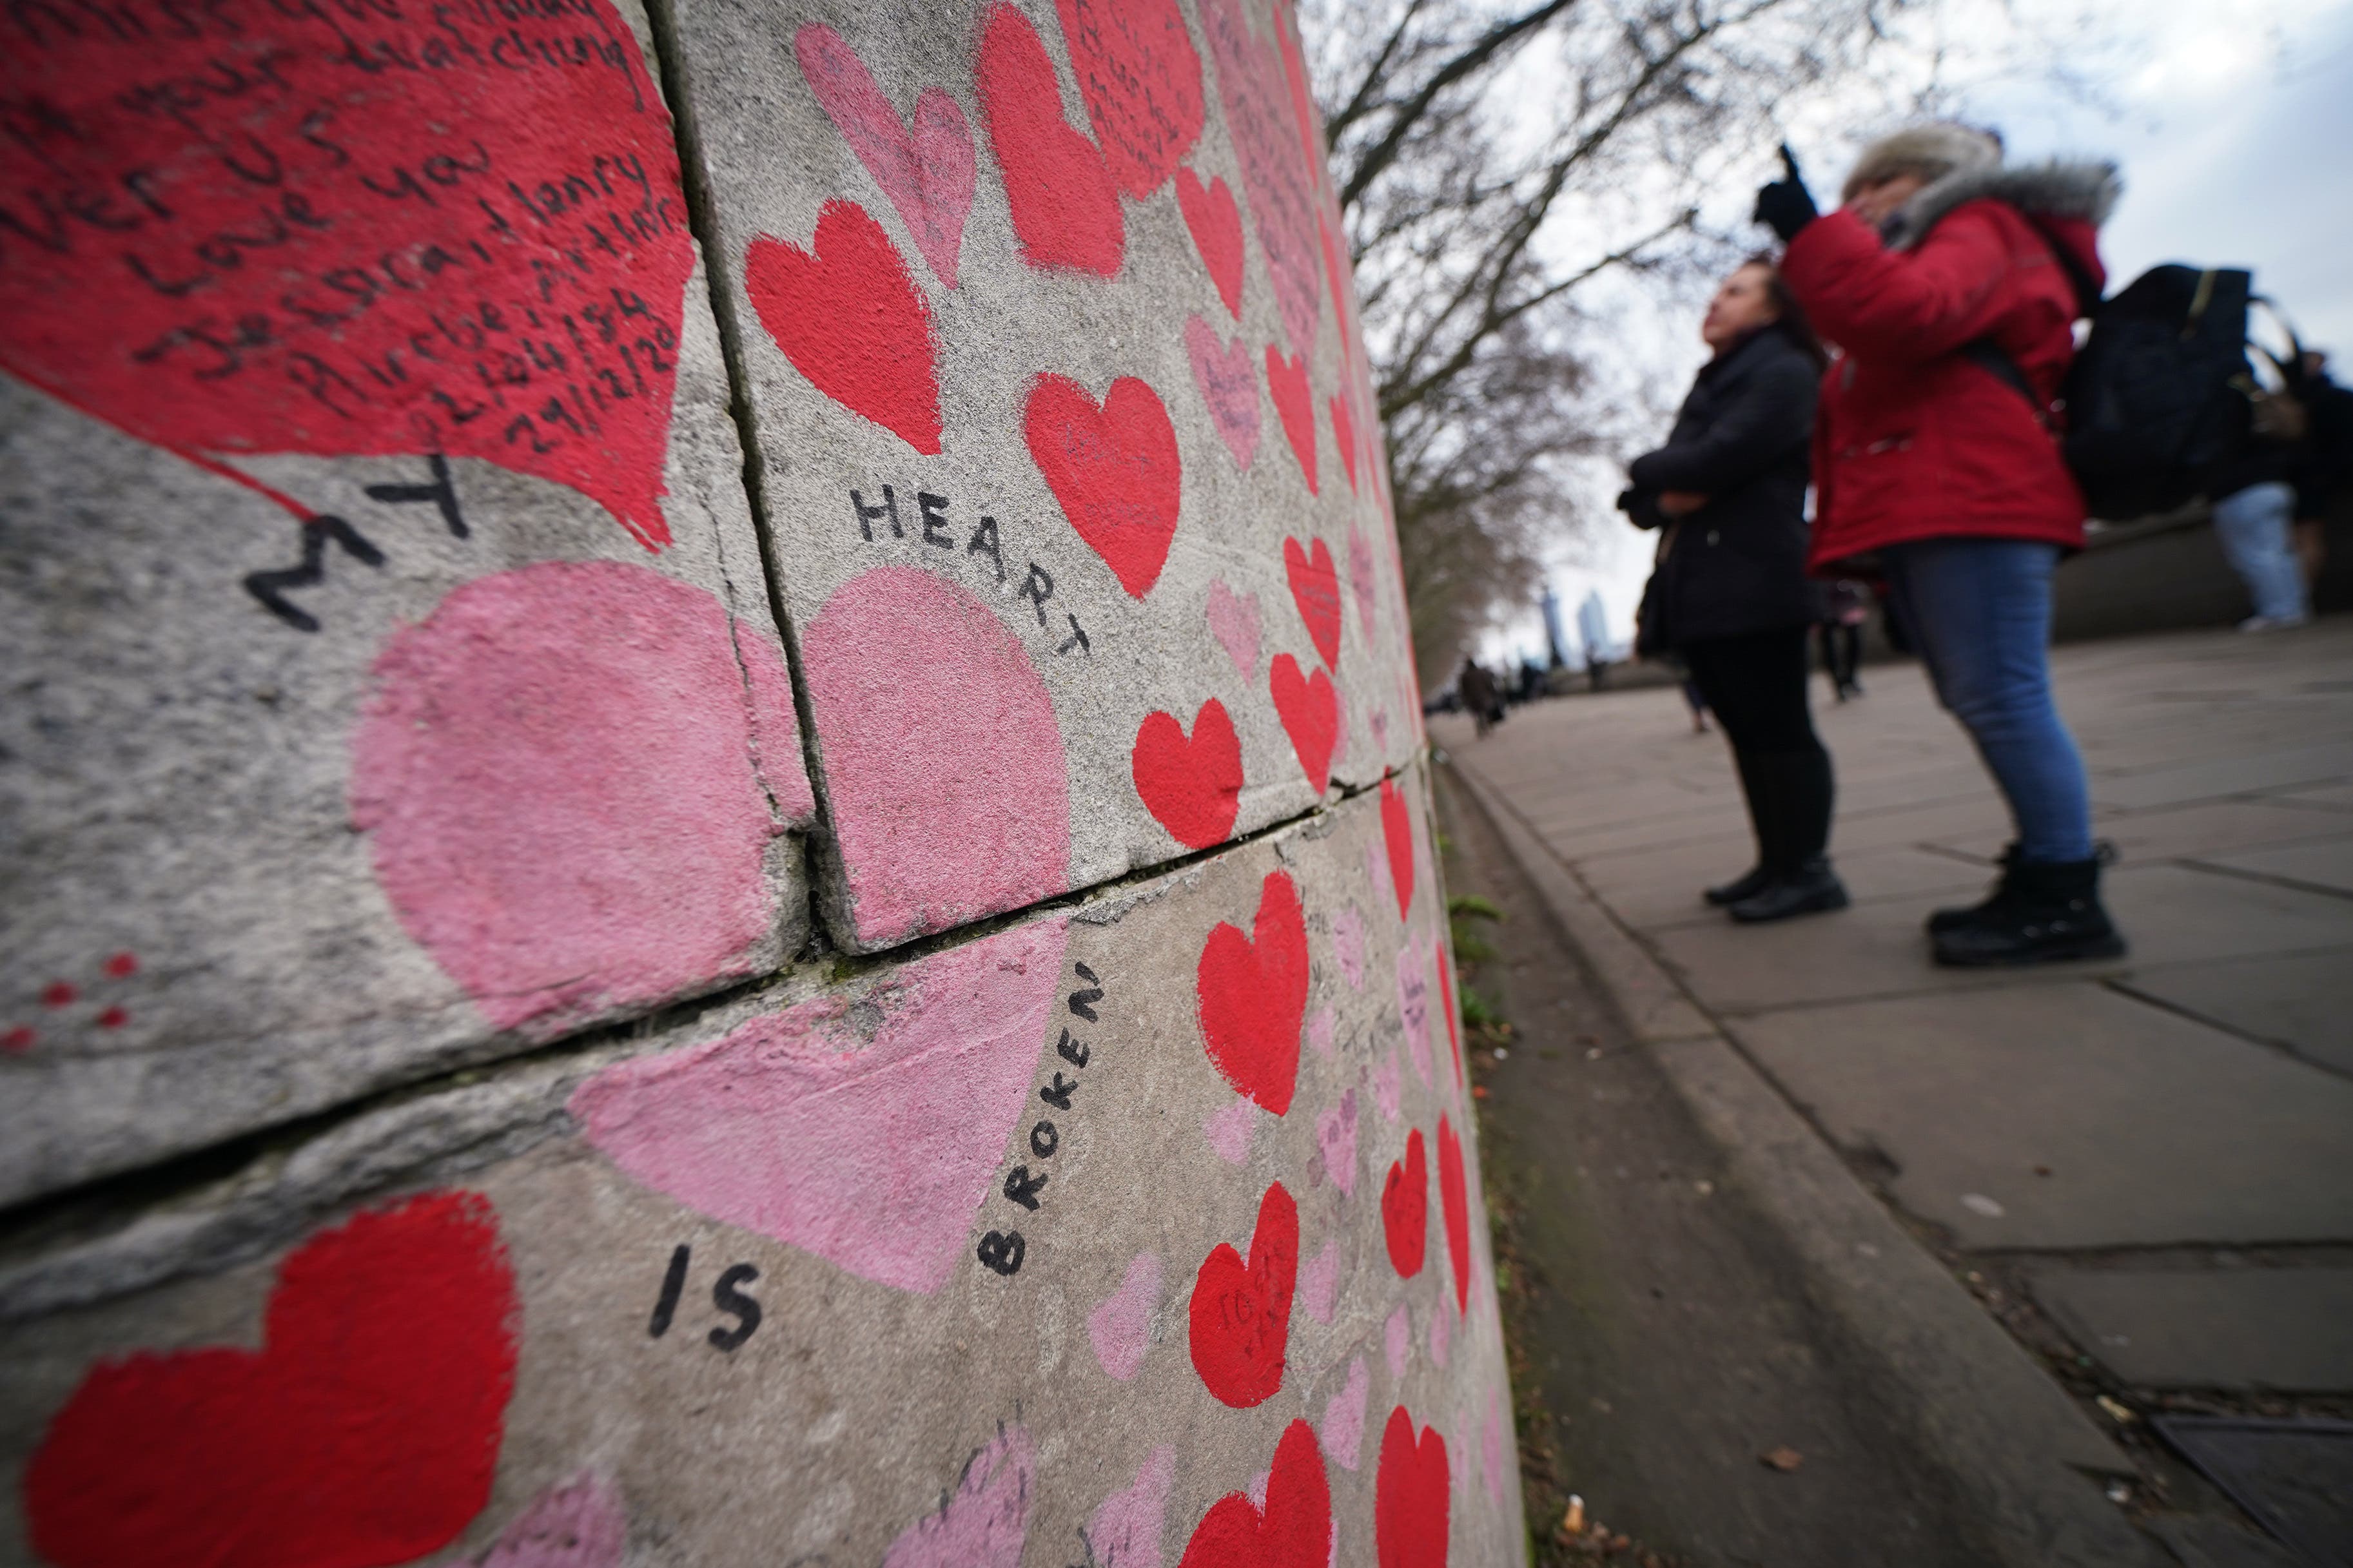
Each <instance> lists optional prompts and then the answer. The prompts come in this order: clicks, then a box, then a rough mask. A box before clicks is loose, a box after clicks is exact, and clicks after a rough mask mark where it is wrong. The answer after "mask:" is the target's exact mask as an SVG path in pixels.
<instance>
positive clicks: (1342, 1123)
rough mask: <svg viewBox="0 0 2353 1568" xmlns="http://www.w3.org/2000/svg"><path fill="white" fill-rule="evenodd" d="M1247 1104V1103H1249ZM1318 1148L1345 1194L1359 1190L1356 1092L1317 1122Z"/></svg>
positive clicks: (1336, 1182) (1333, 1178) (1327, 1171)
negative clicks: (1357, 1176) (1357, 1187)
mask: <svg viewBox="0 0 2353 1568" xmlns="http://www.w3.org/2000/svg"><path fill="white" fill-rule="evenodd" d="M1243 1103H1245V1104H1247V1103H1248V1102H1247V1101H1244V1102H1243ZM1315 1148H1316V1151H1317V1152H1319V1153H1321V1154H1322V1155H1323V1156H1324V1173H1326V1174H1327V1175H1329V1176H1330V1177H1331V1178H1332V1184H1333V1185H1334V1186H1335V1187H1337V1188H1339V1189H1340V1191H1341V1193H1342V1194H1344V1195H1353V1194H1355V1192H1356V1090H1355V1089H1350V1090H1348V1091H1347V1092H1346V1093H1345V1094H1344V1095H1342V1096H1341V1097H1340V1103H1339V1104H1337V1105H1335V1106H1334V1107H1332V1109H1331V1110H1326V1111H1324V1113H1323V1114H1322V1115H1320V1116H1318V1117H1316V1119H1315Z"/></svg>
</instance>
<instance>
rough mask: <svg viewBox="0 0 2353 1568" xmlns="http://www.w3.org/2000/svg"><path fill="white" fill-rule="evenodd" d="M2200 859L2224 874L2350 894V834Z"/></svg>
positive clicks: (2352, 849)
mask: <svg viewBox="0 0 2353 1568" xmlns="http://www.w3.org/2000/svg"><path fill="white" fill-rule="evenodd" d="M2201 859H2202V860H2203V861H2204V862H2205V863H2206V864H2207V865H2210V866H2220V867H2222V868H2224V869H2226V870H2232V871H2245V872H2248V873H2250V874H2252V875H2253V876H2258V877H2276V878H2278V879H2280V880H2282V881H2284V882H2296V883H2301V884H2303V885H2304V886H2306V887H2315V888H2328V889H2333V890H2335V891H2337V892H2340V893H2353V834H2348V835H2346V836H2344V837H2337V838H2328V839H2323V840H2320V841H2318V842H2316V843H2311V844H2299V845H2295V846H2294V847H2282V848H2277V849H2258V850H2251V851H2247V852H2245V853H2242V854H2237V855H2208V856H2203V857H2201Z"/></svg>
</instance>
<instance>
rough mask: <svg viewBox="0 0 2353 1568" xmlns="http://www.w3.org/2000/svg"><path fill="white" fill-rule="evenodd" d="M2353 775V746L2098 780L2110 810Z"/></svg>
mask: <svg viewBox="0 0 2353 1568" xmlns="http://www.w3.org/2000/svg"><path fill="white" fill-rule="evenodd" d="M2348 773H2353V742H2345V741H2328V742H2321V743H2319V744H2316V745H2290V746H2279V747H2276V748H2274V749H2271V750H2263V751H2237V752H2232V753H2229V754H2224V755H2220V756H2215V755H2209V756H2207V757H2206V758H2205V759H2204V760H2202V761H2199V762H2193V763H2184V764H2181V765H2178V766H2170V767H2162V768H2156V769H2151V770H2148V771H2146V772H2135V773H2126V774H2123V775H2120V776H2106V777H2101V778H2099V779H2097V780H2096V781H2095V782H2094V786H2093V796H2094V799H2096V800H2098V801H2099V802H2100V803H2101V804H2102V805H2117V806H2127V807H2138V806H2150V805H2171V804H2174V803H2176V802H2179V801H2189V800H2199V799H2203V798H2206V797H2209V796H2212V795H2253V794H2257V793H2260V792H2262V791H2265V790H2274V789H2283V788H2285V787H2287V786H2289V785H2292V784H2323V783H2330V782H2334V781H2336V780H2338V779H2341V778H2343V777H2344V776H2345V775H2346V774H2348Z"/></svg>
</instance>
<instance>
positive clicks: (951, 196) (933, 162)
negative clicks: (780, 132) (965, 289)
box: [793, 22, 975, 289]
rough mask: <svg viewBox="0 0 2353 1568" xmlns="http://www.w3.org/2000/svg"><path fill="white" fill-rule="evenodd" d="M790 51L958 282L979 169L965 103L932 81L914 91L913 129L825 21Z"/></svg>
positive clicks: (942, 275) (943, 271)
mask: <svg viewBox="0 0 2353 1568" xmlns="http://www.w3.org/2000/svg"><path fill="white" fill-rule="evenodd" d="M793 56H794V58H796V59H797V60H799V61H800V67H801V75H802V76H803V77H805V78H807V80H808V84H809V90H810V91H812V92H814V93H816V94H817V100H818V103H820V104H822V105H824V107H825V111H826V113H827V114H828V116H830V117H831V119H832V121H833V122H834V124H835V125H837V126H839V128H840V130H841V134H842V138H843V139H844V140H845V141H847V142H849V146H850V151H852V152H854V153H857V154H858V161H859V162H860V163H863V164H865V165H866V172H867V173H868V174H871V175H873V176H874V183H875V184H878V185H880V186H881V187H882V194H883V195H886V196H888V197H890V198H891V205H892V206H893V207H896V208H897V209H898V211H899V217H900V220H901V221H902V222H903V223H905V224H906V226H907V231H908V232H909V233H910V234H912V235H913V236H914V239H915V248H916V249H917V250H919V251H921V252H922V253H923V259H924V260H925V261H927V262H929V263H930V264H931V268H932V270H933V272H934V273H936V274H937V275H938V277H939V279H940V281H941V282H943V283H944V284H946V285H947V286H948V287H949V288H951V289H953V288H955V286H956V252H957V251H958V250H959V249H961V248H962V247H963V245H964V220H965V217H966V216H967V215H969V214H970V213H971V211H972V191H973V182H974V169H975V160H974V157H973V150H972V127H970V126H969V125H966V124H965V120H964V110H961V109H959V108H957V107H956V100H955V99H953V98H950V97H949V96H948V95H947V93H946V92H945V91H944V90H943V89H939V88H936V87H927V88H925V89H923V91H921V92H919V93H917V94H916V95H915V123H914V128H913V131H912V132H911V131H910V130H909V129H908V127H907V124H906V122H905V121H902V120H901V119H900V118H899V111H898V110H896V109H895V108H893V107H892V103H891V100H889V99H887V98H885V97H884V96H882V89H881V86H879V85H878V84H877V83H876V82H875V80H874V73H873V72H871V71H870V70H868V69H867V68H866V62H865V61H864V60H861V59H860V58H858V51H857V50H855V49H853V48H851V47H849V42H848V40H846V39H845V38H843V37H842V36H841V35H840V34H839V33H837V32H835V31H834V30H833V29H832V28H831V27H828V26H826V25H825V24H824V23H822V22H809V23H807V24H805V25H804V26H802V27H801V29H800V31H799V32H797V33H795V34H794V35H793Z"/></svg>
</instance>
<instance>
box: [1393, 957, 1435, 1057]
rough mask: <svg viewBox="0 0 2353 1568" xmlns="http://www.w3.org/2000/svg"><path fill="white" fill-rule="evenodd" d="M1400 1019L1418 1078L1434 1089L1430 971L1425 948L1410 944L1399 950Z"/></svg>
mask: <svg viewBox="0 0 2353 1568" xmlns="http://www.w3.org/2000/svg"><path fill="white" fill-rule="evenodd" d="M1397 994H1398V1018H1399V1020H1400V1021H1401V1022H1402V1023H1403V1024H1404V1025H1405V1047H1406V1052H1407V1054H1408V1055H1409V1057H1411V1058H1412V1059H1413V1071H1414V1076H1415V1077H1417V1078H1419V1079H1421V1083H1422V1087H1423V1088H1424V1089H1427V1088H1429V1087H1430V970H1429V966H1428V965H1427V964H1426V963H1424V962H1423V960H1422V956H1421V948H1420V946H1419V944H1417V943H1415V942H1407V943H1406V944H1405V945H1404V946H1403V947H1400V948H1398V955H1397Z"/></svg>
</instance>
